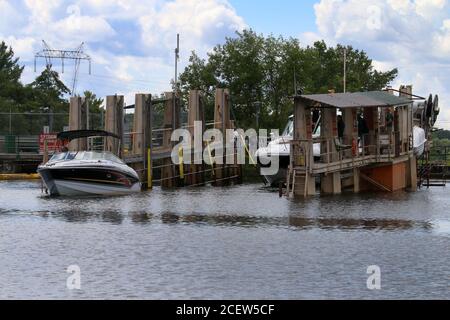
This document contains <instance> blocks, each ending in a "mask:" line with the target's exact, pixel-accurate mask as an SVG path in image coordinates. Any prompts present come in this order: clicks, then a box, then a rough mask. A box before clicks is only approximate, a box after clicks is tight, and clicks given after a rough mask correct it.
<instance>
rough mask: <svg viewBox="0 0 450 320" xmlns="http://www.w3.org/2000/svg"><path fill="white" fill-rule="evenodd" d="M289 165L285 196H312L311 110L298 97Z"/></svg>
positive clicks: (313, 181) (314, 191)
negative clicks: (287, 186)
mask: <svg viewBox="0 0 450 320" xmlns="http://www.w3.org/2000/svg"><path fill="white" fill-rule="evenodd" d="M290 163H291V167H290V170H289V174H288V181H289V184H288V185H289V188H288V192H287V194H288V195H289V196H293V197H303V198H304V197H307V196H310V195H314V194H315V193H316V185H315V179H314V177H313V176H312V175H311V173H310V172H311V168H312V166H314V155H313V142H312V119H311V109H309V108H307V106H306V104H305V103H304V101H303V100H301V99H300V98H299V97H296V98H295V102H294V143H293V144H292V145H291V160H290Z"/></svg>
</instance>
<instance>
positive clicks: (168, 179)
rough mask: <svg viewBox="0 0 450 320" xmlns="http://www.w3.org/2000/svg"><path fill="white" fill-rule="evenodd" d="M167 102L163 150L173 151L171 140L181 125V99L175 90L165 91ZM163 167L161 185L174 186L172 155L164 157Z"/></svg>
mask: <svg viewBox="0 0 450 320" xmlns="http://www.w3.org/2000/svg"><path fill="white" fill-rule="evenodd" d="M165 97H166V102H165V105H164V133H163V146H162V147H163V150H164V152H167V153H169V154H170V153H171V152H172V148H173V143H172V141H171V137H172V132H173V131H174V130H175V129H177V128H179V126H180V108H179V101H178V98H177V97H176V95H175V93H174V92H166V93H165ZM163 166H164V167H163V168H162V169H161V186H162V187H163V188H173V187H175V186H177V185H178V184H177V183H176V179H175V177H176V175H177V174H176V166H175V164H174V163H172V159H171V158H170V157H168V158H165V159H163Z"/></svg>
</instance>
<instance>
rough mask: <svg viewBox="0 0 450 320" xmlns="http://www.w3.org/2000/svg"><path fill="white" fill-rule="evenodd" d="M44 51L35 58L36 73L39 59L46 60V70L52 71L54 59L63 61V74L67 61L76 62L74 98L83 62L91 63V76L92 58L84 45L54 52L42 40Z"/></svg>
mask: <svg viewBox="0 0 450 320" xmlns="http://www.w3.org/2000/svg"><path fill="white" fill-rule="evenodd" d="M42 44H43V49H42V51H39V52H38V53H36V55H35V56H34V72H36V61H37V59H39V58H44V59H45V62H46V68H47V69H48V70H51V68H52V60H53V59H61V67H62V73H64V67H65V60H74V61H75V70H74V74H73V80H72V91H71V93H72V96H75V95H76V88H77V82H78V72H79V70H80V64H81V61H82V60H85V61H88V62H89V74H91V57H90V56H89V55H87V54H86V53H84V52H83V48H84V43H82V44H81V45H80V46H79V47H78V48H77V49H75V50H54V49H51V48H50V46H49V45H48V44H47V43H46V42H45V41H44V40H42Z"/></svg>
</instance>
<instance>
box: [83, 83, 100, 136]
mask: <svg viewBox="0 0 450 320" xmlns="http://www.w3.org/2000/svg"><path fill="white" fill-rule="evenodd" d="M84 97H85V98H86V100H87V101H88V103H89V119H90V121H89V124H90V126H89V128H90V129H102V130H103V128H104V124H103V119H104V118H103V112H104V109H102V105H103V102H104V99H101V98H97V95H96V94H95V93H93V92H91V91H85V92H84Z"/></svg>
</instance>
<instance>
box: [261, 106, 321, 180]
mask: <svg viewBox="0 0 450 320" xmlns="http://www.w3.org/2000/svg"><path fill="white" fill-rule="evenodd" d="M319 137H320V119H319V120H318V121H317V122H316V126H315V129H314V132H313V138H319ZM293 138H294V116H293V115H292V116H290V117H289V121H288V124H287V125H286V129H285V130H284V131H283V134H282V135H281V137H279V138H277V139H274V140H272V141H271V142H270V143H269V144H268V145H267V147H263V148H259V149H258V150H257V151H256V154H255V156H256V158H257V159H258V165H259V166H260V167H263V168H264V167H268V166H270V159H271V158H272V157H274V156H278V159H279V170H278V173H277V174H275V175H263V177H264V180H265V181H266V183H267V184H269V185H271V186H277V185H278V184H279V183H284V182H285V181H286V176H287V171H288V167H289V162H290V154H291V148H290V146H291V145H290V141H292V140H293ZM313 152H314V157H315V158H320V143H315V144H313ZM267 163H268V164H267Z"/></svg>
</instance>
